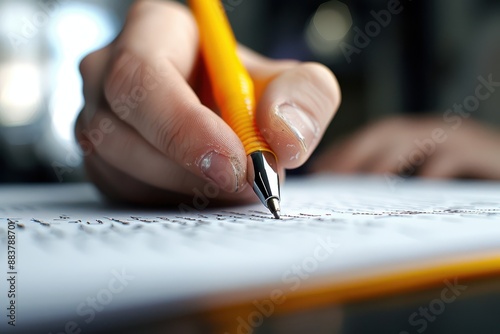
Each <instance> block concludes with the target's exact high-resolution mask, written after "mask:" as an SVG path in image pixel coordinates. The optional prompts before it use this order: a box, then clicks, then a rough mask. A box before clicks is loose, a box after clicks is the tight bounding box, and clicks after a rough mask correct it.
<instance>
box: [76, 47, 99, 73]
mask: <svg viewBox="0 0 500 334" xmlns="http://www.w3.org/2000/svg"><path fill="white" fill-rule="evenodd" d="M97 53H98V51H94V52H92V53H89V54H88V55H87V56H85V57H84V58H83V59H82V60H81V61H80V64H79V66H78V69H79V71H80V74H81V75H82V77H83V78H84V79H85V78H86V77H88V76H89V75H90V73H92V69H93V68H94V67H95V62H96V57H97Z"/></svg>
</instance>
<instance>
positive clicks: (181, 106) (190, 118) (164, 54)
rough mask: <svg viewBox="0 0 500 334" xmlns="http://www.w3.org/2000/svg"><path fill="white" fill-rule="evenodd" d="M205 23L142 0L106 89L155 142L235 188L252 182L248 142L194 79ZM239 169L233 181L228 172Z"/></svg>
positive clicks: (122, 114)
mask: <svg viewBox="0 0 500 334" xmlns="http://www.w3.org/2000/svg"><path fill="white" fill-rule="evenodd" d="M197 44H198V37H197V28H196V24H195V22H194V21H193V19H192V17H191V15H190V14H189V12H188V11H187V9H185V8H184V7H182V6H180V5H173V4H172V3H168V6H167V5H165V4H162V3H161V2H155V1H140V2H138V3H137V5H135V7H134V8H133V9H132V10H131V14H130V15H129V18H128V20H127V25H126V28H125V29H124V31H123V33H122V35H121V36H120V38H119V39H118V40H117V42H116V45H115V48H116V50H115V51H114V53H113V58H112V59H113V60H112V64H113V66H112V67H111V68H110V69H109V70H108V71H109V72H108V74H107V76H106V78H105V82H104V93H105V96H106V99H107V101H108V103H109V105H110V107H111V110H112V111H113V112H114V113H115V114H116V116H117V117H118V118H119V119H121V120H123V121H124V122H126V123H127V124H128V125H130V126H131V127H132V128H133V129H135V130H136V131H137V132H138V133H139V135H140V136H141V137H142V138H144V139H145V140H146V141H147V142H148V143H149V144H150V145H151V146H152V147H154V148H155V149H156V150H158V151H159V152H160V153H161V154H163V155H164V156H165V157H167V158H168V159H170V160H171V161H172V162H174V163H176V164H178V165H179V166H182V168H184V169H186V170H187V171H189V172H191V173H192V174H194V175H197V176H198V177H203V178H204V179H208V180H211V181H213V182H215V183H216V184H218V185H220V186H221V187H224V189H225V190H227V191H233V192H236V191H238V190H239V189H241V187H242V186H243V185H245V184H246V178H245V173H246V165H247V160H246V156H245V152H244V149H243V145H242V144H241V142H240V140H239V139H238V137H237V136H236V134H235V133H234V132H233V131H232V130H231V128H230V127H229V126H228V125H227V124H226V123H225V122H224V121H223V120H222V119H221V118H220V117H218V116H217V115H216V114H214V113H213V112H212V111H211V110H210V109H208V108H207V107H205V106H203V105H202V104H201V103H200V100H199V98H198V97H197V95H196V94H195V92H194V91H193V90H192V88H191V87H190V85H189V84H188V83H187V82H186V79H187V77H188V76H189V75H190V72H191V71H192V70H193V68H194V63H195V61H196V55H197ZM221 171H223V172H224V173H227V174H232V177H231V180H232V182H231V183H230V184H226V183H225V182H224V181H221V180H220V179H219V174H220V172H221Z"/></svg>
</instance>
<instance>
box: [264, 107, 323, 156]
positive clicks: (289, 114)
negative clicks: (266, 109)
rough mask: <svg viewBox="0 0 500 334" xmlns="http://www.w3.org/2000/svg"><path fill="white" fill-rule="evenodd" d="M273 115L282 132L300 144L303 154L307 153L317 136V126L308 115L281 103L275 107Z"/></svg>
mask: <svg viewBox="0 0 500 334" xmlns="http://www.w3.org/2000/svg"><path fill="white" fill-rule="evenodd" d="M274 114H275V116H276V117H277V120H278V122H279V123H281V124H282V130H285V131H289V132H290V133H291V134H293V136H294V137H295V138H297V140H298V141H299V142H300V145H301V147H302V149H303V150H304V152H307V151H308V149H309V147H311V145H312V143H313V141H314V140H315V139H316V138H317V137H318V136H319V132H320V130H319V126H318V124H316V122H315V121H314V120H313V119H312V118H311V116H310V115H308V114H307V113H306V112H305V111H304V110H302V109H301V108H300V107H298V106H297V105H295V104H293V103H283V104H281V105H279V106H277V107H276V109H275V112H274ZM283 125H284V127H283Z"/></svg>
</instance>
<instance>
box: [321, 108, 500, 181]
mask: <svg viewBox="0 0 500 334" xmlns="http://www.w3.org/2000/svg"><path fill="white" fill-rule="evenodd" d="M312 169H313V171H315V172H336V173H390V174H395V175H398V176H400V177H407V176H409V175H413V174H415V175H419V176H423V177H433V178H453V177H470V178H488V179H500V133H498V132H495V131H493V130H492V129H489V128H487V127H486V126H483V125H480V124H479V123H476V122H473V121H470V120H467V121H465V120H461V121H460V122H457V123H455V124H453V126H451V124H447V123H446V122H444V121H443V119H440V118H424V119H417V118H410V117H407V118H402V117H400V118H391V119H387V120H384V121H381V122H378V123H375V124H373V125H370V126H368V127H366V128H364V129H362V130H360V131H359V132H357V133H355V134H354V135H352V136H351V137H350V138H347V139H346V140H345V141H343V142H341V143H337V144H335V145H333V146H332V147H330V149H328V150H326V151H325V152H324V153H323V154H322V155H321V156H320V157H319V158H318V159H317V160H316V161H315V162H314V164H313V167H312Z"/></svg>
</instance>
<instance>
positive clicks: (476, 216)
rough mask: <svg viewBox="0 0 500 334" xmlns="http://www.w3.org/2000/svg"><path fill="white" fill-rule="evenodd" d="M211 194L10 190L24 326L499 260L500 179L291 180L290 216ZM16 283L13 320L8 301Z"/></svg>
mask: <svg viewBox="0 0 500 334" xmlns="http://www.w3.org/2000/svg"><path fill="white" fill-rule="evenodd" d="M201 194H202V195H201V196H200V197H199V198H197V199H196V200H195V201H194V202H192V203H185V205H184V206H182V207H181V209H182V210H181V211H179V210H178V209H177V208H174V209H168V210H156V211H151V210H139V209H124V208H111V207H108V206H106V205H105V204H104V202H103V201H101V200H100V198H99V196H98V194H97V192H96V191H95V190H94V189H93V188H92V187H91V186H90V185H55V186H22V187H3V188H1V189H0V249H2V252H0V267H1V268H5V270H4V272H5V273H6V274H7V273H10V272H12V273H15V274H12V275H11V276H14V275H15V280H16V289H17V292H18V294H17V295H16V298H15V300H16V307H17V309H16V312H17V316H18V321H19V322H20V325H22V321H24V322H25V323H31V324H32V323H36V322H37V321H50V320H51V319H68V320H71V319H73V320H74V321H75V322H76V323H77V324H78V325H79V326H81V327H84V326H85V325H86V324H87V323H88V322H89V321H90V322H91V321H93V319H94V318H92V317H91V314H92V309H93V307H91V304H89V303H90V302H89V300H90V301H91V300H92V298H94V300H96V298H97V300H98V301H99V300H100V301H101V304H99V305H98V306H100V309H101V310H100V311H95V308H94V316H95V317H98V316H101V317H102V316H103V314H105V313H106V312H113V311H119V310H122V309H123V310H125V309H131V308H133V307H138V306H140V305H169V304H170V303H178V302H183V301H188V300H190V299H191V298H197V297H200V296H205V295H210V294H215V293H217V292H222V291H232V290H240V289H246V288H251V287H257V286H261V285H268V286H273V285H279V286H281V287H282V288H283V289H285V291H287V289H288V290H289V291H294V290H297V289H300V288H301V285H302V284H305V283H306V282H307V281H308V280H310V279H312V278H314V277H322V276H324V277H331V278H332V280H334V279H335V277H337V276H339V275H344V276H345V275H349V274H350V273H360V272H361V273H365V274H366V275H370V273H372V272H374V271H376V270H379V269H380V268H391V267H397V266H398V265H403V264H404V265H408V263H412V262H413V261H422V260H426V259H429V260H432V259H435V258H439V257H443V258H445V257H447V256H450V254H452V255H453V254H455V255H456V254H468V253H473V252H483V251H488V250H500V184H498V183H479V182H430V181H412V180H406V181H405V182H401V183H398V184H396V185H394V184H391V183H389V182H387V181H386V180H384V179H377V178H331V177H330V178H328V177H318V178H312V179H298V180H291V181H289V182H288V183H287V184H286V185H285V187H284V188H283V189H282V197H283V201H282V208H283V211H282V216H283V217H282V218H283V219H281V220H275V219H272V217H271V215H270V214H269V213H268V212H267V211H266V209H265V208H264V207H263V206H262V205H261V204H255V205H250V206H244V207H231V208H219V209H206V208H205V204H206V200H209V197H210V193H209V192H208V193H205V194H203V192H201ZM12 235H15V239H14V237H12ZM9 240H15V263H14V266H13V267H10V268H9V267H8V263H9V262H8V261H9V259H8V258H7V252H4V250H6V249H8V246H9ZM10 244H11V245H12V243H10ZM9 254H13V253H9ZM9 275H10V274H9ZM2 281H4V282H5V280H4V279H3V280H2ZM4 284H5V283H4ZM4 286H5V285H0V287H2V291H1V294H0V304H1V305H0V306H1V307H0V309H1V310H5V309H6V307H7V306H8V304H7V303H8V302H9V301H10V299H6V298H5V297H6V294H5V293H4V290H5V289H4V288H3V287H4ZM5 291H6V290H5ZM89 298H90V299H89ZM99 298H100V299H99ZM179 309H181V308H179ZM3 316H4V315H3V314H2V318H3ZM91 318H92V319H91ZM21 320H22V321H21ZM5 325H6V324H5V321H2V323H0V329H4V328H6V327H2V326H5ZM61 328H64V323H62V324H61ZM54 330H57V328H55V329H54Z"/></svg>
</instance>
